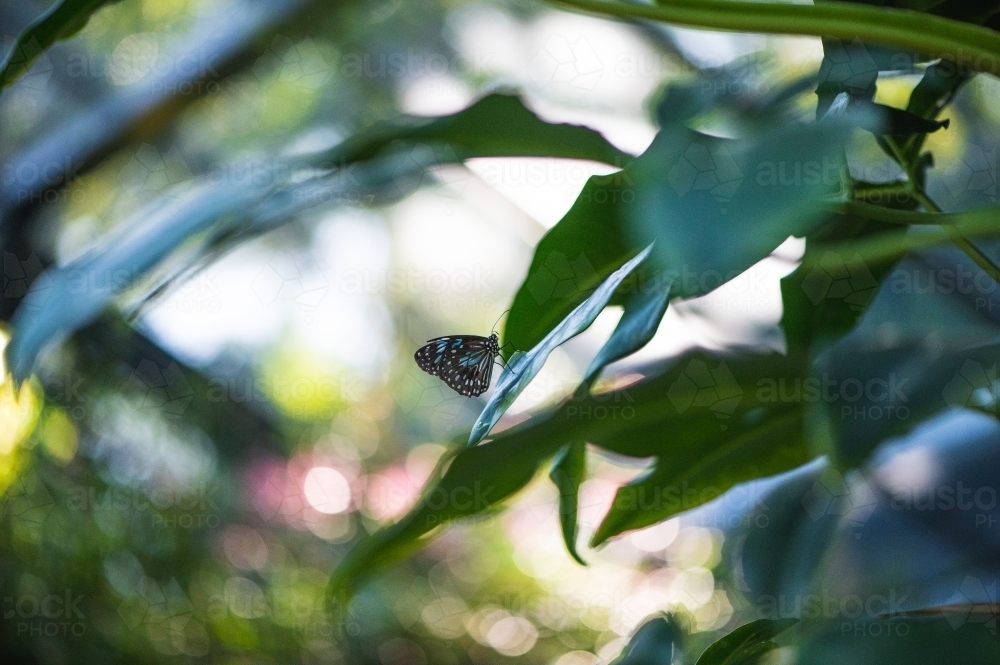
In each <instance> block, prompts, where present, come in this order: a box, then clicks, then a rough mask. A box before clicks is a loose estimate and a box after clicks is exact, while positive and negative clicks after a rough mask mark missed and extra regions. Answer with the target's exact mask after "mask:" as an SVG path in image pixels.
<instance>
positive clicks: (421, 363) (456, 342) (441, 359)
mask: <svg viewBox="0 0 1000 665" xmlns="http://www.w3.org/2000/svg"><path fill="white" fill-rule="evenodd" d="M462 342H463V338H462V337H460V336H456V337H435V338H434V339H432V340H429V341H428V342H427V343H426V344H424V345H423V346H421V347H420V348H419V349H417V352H416V353H415V354H413V359H414V360H416V361H417V366H418V367H419V368H420V369H422V370H424V371H425V372H427V373H428V374H432V375H434V376H438V374H440V372H441V369H442V368H443V367H444V366H445V364H446V363H447V361H448V359H449V358H451V357H454V354H455V351H457V349H458V348H459V347H461V346H462Z"/></svg>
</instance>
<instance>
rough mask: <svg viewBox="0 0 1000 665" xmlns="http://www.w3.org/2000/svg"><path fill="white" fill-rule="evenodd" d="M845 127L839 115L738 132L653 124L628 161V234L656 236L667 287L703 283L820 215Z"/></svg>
mask: <svg viewBox="0 0 1000 665" xmlns="http://www.w3.org/2000/svg"><path fill="white" fill-rule="evenodd" d="M849 132H850V127H849V125H848V121H847V120H846V119H844V118H837V119H833V120H829V121H825V122H823V123H819V124H815V125H796V124H791V125H786V126H780V127H776V128H773V129H771V130H769V131H766V132H764V133H762V134H760V135H755V136H754V137H752V138H748V139H740V140H727V139H720V138H716V137H711V136H706V135H703V134H698V133H696V132H687V131H675V132H667V131H661V132H660V133H659V134H658V135H657V137H656V138H655V139H654V140H653V144H652V145H651V146H650V147H649V149H648V150H647V151H646V152H645V153H644V154H643V155H642V157H640V158H639V159H638V160H636V162H635V164H634V165H633V167H632V168H631V169H630V170H629V174H630V178H631V179H632V181H633V182H634V191H635V199H634V202H633V203H632V204H630V205H628V206H627V207H626V208H625V218H626V219H627V220H628V222H629V224H628V226H629V230H630V235H631V237H632V238H633V241H639V240H645V241H646V242H648V241H649V240H655V241H656V245H655V247H654V251H653V257H654V259H655V264H656V267H657V268H658V269H660V270H662V271H663V272H664V274H666V275H671V274H672V275H674V276H675V280H674V286H673V295H675V296H681V297H693V296H699V295H703V294H705V293H708V292H709V291H712V290H713V289H715V288H717V287H718V286H720V285H721V284H723V283H725V282H726V281H728V280H730V279H732V278H734V277H735V276H736V275H738V274H740V273H742V272H743V271H745V270H747V269H748V268H750V267H751V266H752V265H754V264H755V263H757V262H758V261H760V260H761V259H762V258H764V257H765V256H767V255H769V254H770V253H771V252H772V251H774V249H775V248H776V247H777V246H778V245H780V244H781V243H782V242H784V241H785V240H786V239H787V238H788V237H789V236H792V235H794V236H799V237H803V236H806V235H808V234H809V233H812V232H813V231H815V230H816V229H817V228H818V227H819V226H820V225H822V224H823V223H824V221H825V220H826V216H825V214H824V213H823V212H822V210H821V202H822V199H823V197H824V196H827V195H829V194H831V193H832V192H835V191H836V190H837V189H838V188H839V186H840V156H839V151H840V146H841V145H842V144H843V142H844V140H845V139H846V138H847V136H848V133H849ZM751 230H752V231H751Z"/></svg>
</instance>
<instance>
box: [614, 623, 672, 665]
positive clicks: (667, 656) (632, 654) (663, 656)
mask: <svg viewBox="0 0 1000 665" xmlns="http://www.w3.org/2000/svg"><path fill="white" fill-rule="evenodd" d="M683 636H684V631H683V630H682V629H681V627H680V626H678V625H677V622H676V621H675V620H674V618H673V617H671V616H669V615H668V616H661V617H657V618H655V619H650V620H649V621H647V622H646V623H644V624H642V626H640V627H639V630H637V631H635V634H634V635H633V636H632V639H630V640H629V642H628V645H627V646H626V647H625V649H623V650H622V655H621V656H619V657H618V658H616V659H615V660H614V661H612V663H613V665H678V664H679V663H682V662H683V656H684V653H683V651H682V645H683Z"/></svg>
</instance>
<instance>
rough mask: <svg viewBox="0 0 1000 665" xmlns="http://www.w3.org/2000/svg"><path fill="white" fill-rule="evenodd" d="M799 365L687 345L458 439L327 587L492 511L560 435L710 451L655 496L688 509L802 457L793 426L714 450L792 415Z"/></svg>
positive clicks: (643, 447)
mask: <svg viewBox="0 0 1000 665" xmlns="http://www.w3.org/2000/svg"><path fill="white" fill-rule="evenodd" d="M722 366H724V367H722ZM701 367H706V368H710V369H707V371H708V373H709V375H710V377H709V378H711V375H712V372H713V371H714V373H715V376H720V377H721V376H722V375H723V374H724V373H725V372H727V371H728V372H731V373H732V375H733V376H738V377H741V379H742V381H743V385H741V386H739V389H740V390H742V391H743V394H741V395H738V396H736V398H735V399H734V396H733V394H732V392H733V391H732V387H731V386H730V385H726V381H723V382H722V383H723V385H722V386H718V385H716V386H712V385H700V386H699V385H697V384H694V383H692V380H691V376H692V374H693V375H694V378H695V379H696V380H698V381H700V382H701V383H704V381H703V380H702V377H701V376H700V375H701V374H702V372H701V371H700V368H701ZM720 370H723V371H722V372H720ZM804 371H805V368H804V366H803V364H802V360H801V359H800V358H788V357H784V356H779V355H768V356H751V357H747V358H738V357H727V358H724V359H723V358H718V357H714V356H711V355H708V354H704V353H691V354H688V355H686V356H684V357H682V358H679V359H678V360H677V362H676V363H675V364H674V366H672V367H671V368H670V370H669V371H666V372H664V373H662V374H660V375H658V376H656V377H654V378H650V379H646V380H643V381H640V382H639V383H637V384H634V385H632V386H629V387H627V388H623V389H621V390H616V391H612V392H610V393H605V394H601V395H586V396H584V397H575V398H572V399H569V400H567V401H565V402H564V403H563V404H561V405H560V406H559V407H558V408H557V409H555V410H553V411H551V412H549V413H544V414H541V415H539V416H536V417H534V418H532V419H531V420H529V421H528V422H526V423H523V424H521V425H519V426H517V427H514V428H512V429H510V430H506V431H504V432H501V433H500V434H497V435H496V436H494V437H493V438H492V439H491V440H490V441H487V442H486V443H484V444H482V445H478V446H471V447H465V448H462V449H460V450H458V451H456V452H454V453H453V455H452V456H450V457H448V459H447V460H446V461H444V462H442V464H441V465H440V467H439V469H440V470H441V473H440V474H439V477H436V478H435V479H432V480H431V481H430V482H428V484H427V487H426V488H425V491H424V495H423V498H422V499H421V500H420V501H418V503H417V504H416V505H415V506H414V507H413V509H412V510H411V511H410V512H409V513H408V514H407V515H406V516H405V517H403V518H402V519H401V520H400V521H399V522H397V523H396V524H393V525H391V526H388V527H386V528H384V529H381V530H380V531H378V532H376V533H375V534H373V535H372V536H370V537H368V538H366V539H364V540H362V541H361V542H360V543H359V544H358V545H357V546H355V548H354V549H353V550H351V552H350V553H348V555H347V556H346V557H345V558H344V560H343V561H342V562H341V563H340V564H339V565H338V567H337V570H336V571H334V575H333V577H332V578H331V583H330V590H331V593H334V594H339V593H341V592H348V591H350V590H351V589H352V588H354V587H355V586H356V585H357V584H358V583H359V582H360V580H362V579H363V578H364V577H366V576H368V575H370V574H371V573H373V572H374V571H375V570H377V569H379V568H381V567H383V566H386V565H389V564H390V563H392V562H394V561H398V560H399V559H400V558H402V557H404V556H406V555H407V554H409V553H411V552H412V551H413V550H414V549H416V548H417V547H419V546H420V545H421V544H422V543H423V542H424V538H425V536H428V535H429V534H431V532H433V531H436V530H438V529H439V528H440V527H443V526H444V525H446V524H449V523H451V522H453V521H455V520H459V519H462V518H465V517H471V516H473V515H477V514H480V513H483V512H485V511H487V510H492V509H493V508H494V507H496V506H498V505H499V504H500V503H501V502H503V501H505V500H506V499H508V498H509V497H511V496H512V495H514V494H515V493H516V492H517V491H519V490H520V489H522V488H523V487H524V486H525V485H527V484H528V483H529V482H530V481H531V479H532V478H533V477H534V476H535V474H536V473H537V471H538V469H539V467H540V465H541V464H542V462H543V461H545V460H546V459H548V458H550V457H552V456H553V455H555V454H556V452H557V451H559V450H560V449H561V448H562V447H563V446H565V445H566V444H576V443H580V442H583V441H586V442H589V443H592V444H593V445H596V446H598V447H600V448H604V449H605V450H609V451H611V452H615V453H618V454H621V455H627V456H630V457H639V458H644V457H653V456H658V457H660V458H661V459H662V460H668V462H664V463H665V464H667V463H669V464H671V465H674V467H675V468H677V469H681V470H682V469H685V468H692V467H695V466H697V465H698V464H699V460H702V459H706V458H707V459H709V460H710V461H709V463H707V464H705V465H704V469H703V471H702V472H701V473H700V474H692V475H691V477H690V479H689V480H688V482H687V484H686V485H684V486H682V487H680V488H679V489H680V490H682V492H681V494H680V495H675V493H674V492H673V491H671V492H669V493H664V494H661V495H660V497H659V498H658V501H659V502H660V504H659V505H664V506H668V507H671V508H672V509H673V511H674V512H680V511H682V510H686V509H689V508H694V507H696V506H697V505H700V504H701V503H704V502H705V501H708V500H710V499H711V498H714V497H715V496H718V495H719V494H721V493H722V492H724V491H725V490H727V489H729V487H731V486H732V484H733V483H736V482H740V481H742V480H745V479H748V478H751V477H755V474H756V475H767V474H772V473H778V472H780V471H784V470H787V469H789V468H793V467H795V466H798V465H799V464H801V463H802V462H803V461H805V460H806V459H808V457H809V452H808V451H807V450H806V449H805V447H804V445H803V444H802V437H801V436H799V435H797V434H796V435H794V436H792V435H790V436H789V437H788V438H785V439H782V438H780V437H772V438H771V439H769V440H765V441H763V442H761V444H760V446H759V448H758V449H755V448H754V446H753V445H748V446H747V447H746V448H745V449H743V450H740V449H739V446H732V445H729V449H728V452H726V453H725V454H723V455H722V456H721V457H719V456H717V454H716V451H717V449H718V447H719V446H722V447H726V446H727V441H729V438H727V437H729V434H728V433H730V432H732V433H736V432H740V433H742V432H745V431H747V430H750V429H753V428H754V427H755V426H758V425H759V424H760V423H764V422H767V421H768V419H771V418H774V419H777V420H782V419H786V420H787V419H790V418H791V416H790V413H791V412H792V411H794V410H796V409H799V408H801V404H794V405H789V404H786V403H782V402H781V401H780V395H779V394H778V393H777V392H775V391H776V389H777V386H778V384H779V381H781V380H784V381H786V382H792V381H794V380H795V377H800V378H801V377H802V376H803V373H804ZM783 422H784V421H783ZM785 426H786V428H787V429H789V430H790V429H792V428H790V427H787V423H786V424H785ZM782 449H783V450H782ZM748 457H752V459H750V460H749V461H748ZM685 492H686V493H687V496H685V494H684V493H685ZM654 508H656V507H655V506H654ZM635 512H636V513H637V514H638V513H641V510H640V511H635Z"/></svg>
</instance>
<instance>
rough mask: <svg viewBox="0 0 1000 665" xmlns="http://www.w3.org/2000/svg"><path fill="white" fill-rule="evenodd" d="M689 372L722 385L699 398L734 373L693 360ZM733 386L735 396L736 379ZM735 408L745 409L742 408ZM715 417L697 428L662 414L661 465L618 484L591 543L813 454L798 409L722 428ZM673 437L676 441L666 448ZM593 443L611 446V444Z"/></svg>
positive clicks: (751, 416)
mask: <svg viewBox="0 0 1000 665" xmlns="http://www.w3.org/2000/svg"><path fill="white" fill-rule="evenodd" d="M690 369H695V374H696V375H704V374H710V375H711V376H702V379H703V381H702V382H703V383H706V384H707V383H708V382H709V381H716V382H717V383H716V385H715V386H711V385H710V384H709V386H708V387H706V388H700V387H699V388H697V389H696V392H695V393H693V394H691V395H690V397H691V398H692V399H693V400H695V401H697V400H698V393H702V394H704V393H703V391H705V390H713V389H714V390H715V391H716V393H717V394H718V391H719V390H720V387H719V384H720V383H723V382H724V381H728V380H730V379H731V378H732V375H731V374H730V375H729V376H728V377H726V374H727V373H728V369H729V368H728V367H727V366H726V365H725V363H724V362H723V363H721V364H720V365H719V367H718V368H716V369H715V370H708V365H700V364H698V362H697V361H695V362H693V363H692V365H690V366H689V370H690ZM706 370H707V371H706ZM723 377H725V378H723ZM678 380H679V381H682V380H683V379H678ZM676 385H677V384H674V385H672V386H671V388H674V386H676ZM731 387H733V388H734V393H735V389H736V387H737V384H735V383H734V384H733V385H732V386H731ZM747 387H748V388H749V387H751V386H750V385H748V386H747ZM758 389H759V388H758ZM739 390H740V393H739V394H738V395H737V397H738V398H739V399H740V400H741V401H743V400H744V399H746V400H747V402H748V404H750V403H754V402H755V401H756V400H754V399H753V397H749V396H746V395H744V394H743V389H742V388H739ZM681 395H682V391H680V390H676V389H675V392H674V396H675V397H678V398H679V400H680V399H684V400H686V399H688V397H687V396H684V397H682V396H681ZM679 400H678V401H679ZM727 401H729V400H725V399H723V400H721V401H719V402H716V404H715V405H713V406H716V405H725V404H726V402H727ZM770 406H772V407H773V406H774V405H770ZM691 408H697V407H691ZM724 408H726V409H728V408H729V407H728V406H725V407H724ZM737 408H740V410H741V411H742V410H743V409H744V408H745V406H742V405H740V406H738V407H737ZM711 415H712V416H713V420H716V422H715V423H712V422H711V421H708V419H704V420H703V421H702V422H700V423H698V424H697V426H695V425H693V424H691V423H685V422H671V420H670V419H668V418H664V419H663V423H662V426H664V427H669V428H670V429H669V430H668V431H669V434H666V437H667V438H666V440H664V441H662V442H661V446H660V451H659V452H658V455H657V459H656V462H655V463H654V464H653V466H652V468H651V469H650V470H649V471H648V472H647V473H646V474H644V475H642V476H640V477H639V478H637V479H635V480H633V481H632V482H630V483H628V484H626V485H624V486H622V487H620V488H618V491H617V492H616V493H615V498H614V502H613V503H612V505H611V509H610V510H609V511H608V514H607V515H605V517H604V519H603V520H602V521H601V524H600V526H599V527H598V528H597V531H596V532H595V533H594V536H593V538H592V539H591V546H592V547H597V546H598V545H601V544H602V543H604V542H605V541H607V540H608V539H609V538H612V537H614V536H617V535H619V534H621V533H624V532H625V531H630V530H633V529H641V528H643V527H647V526H649V525H651V524H656V523H657V522H661V521H663V520H665V519H667V518H669V517H672V516H673V515H676V514H678V513H681V512H684V511H686V510H690V509H691V508H695V507H697V506H699V505H701V504H703V503H706V502H708V501H710V500H712V499H715V498H716V497H718V496H721V495H722V494H723V493H724V492H725V491H726V490H728V489H729V488H731V487H733V486H734V485H736V484H738V483H741V482H745V481H748V480H753V479H755V478H760V477H763V476H768V475H772V474H775V473H780V472H782V471H787V470H788V469H790V468H794V467H796V466H798V465H799V464H802V463H803V462H805V461H807V460H808V459H809V456H810V454H809V451H808V449H807V447H806V444H805V437H804V436H803V432H802V429H803V421H802V415H801V413H800V412H799V408H797V407H791V408H790V407H786V409H785V410H784V411H783V412H766V413H760V412H758V413H754V412H753V411H752V410H751V411H750V412H745V413H743V414H742V415H741V417H739V418H736V417H731V420H733V421H734V422H733V423H731V424H728V426H726V428H725V430H723V431H721V432H720V429H721V428H720V426H719V425H718V424H717V419H715V418H714V415H715V414H711ZM677 420H681V419H680V418H678V419H677ZM712 425H714V427H713V426H712ZM623 434H625V435H628V434H629V433H628V432H623ZM632 436H635V434H634V433H632ZM668 442H669V443H670V444H672V445H663V444H667V443H668ZM594 443H595V445H600V446H606V447H610V445H609V442H607V441H599V440H598V441H595V442H594Z"/></svg>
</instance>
